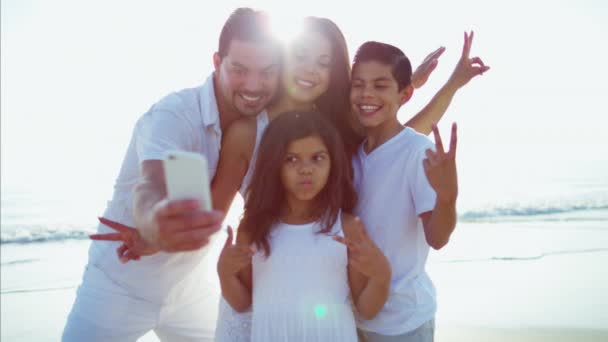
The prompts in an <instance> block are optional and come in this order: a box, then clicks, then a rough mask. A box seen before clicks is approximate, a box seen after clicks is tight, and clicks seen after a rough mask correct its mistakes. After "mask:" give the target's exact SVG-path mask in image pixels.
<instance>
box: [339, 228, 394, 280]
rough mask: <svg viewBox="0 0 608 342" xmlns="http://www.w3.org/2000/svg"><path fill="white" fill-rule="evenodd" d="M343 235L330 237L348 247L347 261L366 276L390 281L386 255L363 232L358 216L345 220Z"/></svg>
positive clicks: (389, 268)
mask: <svg viewBox="0 0 608 342" xmlns="http://www.w3.org/2000/svg"><path fill="white" fill-rule="evenodd" d="M345 221H346V222H344V223H345V224H344V225H343V227H344V228H345V229H344V233H345V235H346V236H345V237H342V236H338V235H336V236H333V237H332V238H333V239H334V240H335V241H337V242H340V243H342V244H344V245H346V247H347V248H348V263H349V264H350V265H351V266H352V267H353V268H354V269H356V270H357V271H358V272H359V273H361V274H363V275H364V276H366V277H369V278H374V279H378V280H385V281H390V279H391V266H390V264H389V262H388V259H386V256H385V255H384V253H382V251H381V250H380V248H378V246H376V244H375V243H374V241H372V239H370V237H369V236H368V235H367V233H366V232H365V228H364V227H363V223H362V222H361V220H360V219H359V218H358V217H354V218H352V219H349V220H345Z"/></svg>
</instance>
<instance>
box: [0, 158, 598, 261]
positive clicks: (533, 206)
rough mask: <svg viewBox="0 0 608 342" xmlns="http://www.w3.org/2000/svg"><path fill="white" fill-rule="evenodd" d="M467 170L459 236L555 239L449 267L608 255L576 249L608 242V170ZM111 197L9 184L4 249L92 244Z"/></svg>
mask: <svg viewBox="0 0 608 342" xmlns="http://www.w3.org/2000/svg"><path fill="white" fill-rule="evenodd" d="M461 164H463V163H461ZM564 164H565V163H564ZM478 165H481V164H478ZM466 166H467V168H465V169H464V170H461V169H462V167H461V168H460V169H459V180H460V184H459V188H460V194H459V200H458V215H459V219H458V220H459V221H458V227H457V230H456V233H455V234H456V235H458V233H459V231H460V230H469V231H471V230H475V229H480V233H481V234H484V235H488V238H490V237H492V236H494V237H497V238H498V237H500V236H501V233H504V232H505V231H508V232H510V233H511V235H509V236H515V235H523V236H530V237H533V236H535V235H537V234H541V235H544V234H548V237H547V238H546V239H543V241H544V242H542V246H527V245H529V243H528V242H526V239H522V240H520V241H517V243H515V242H513V243H509V242H508V241H502V243H500V245H498V246H497V245H494V244H490V247H489V248H488V250H487V251H485V252H483V253H481V254H480V253H479V251H480V250H484V248H483V247H482V246H477V248H476V249H470V248H469V249H463V250H460V248H456V246H455V247H454V248H453V249H456V250H459V252H458V253H456V254H461V255H456V254H454V253H449V254H450V255H449V257H448V258H449V260H452V259H453V260H454V261H455V260H465V259H475V258H487V259H492V258H507V259H508V258H533V257H542V256H543V255H547V254H551V253H561V252H567V251H575V250H579V249H580V251H584V250H596V249H608V241H606V239H597V238H595V237H594V238H592V239H590V241H582V243H581V244H580V245H577V247H576V248H575V247H572V246H571V244H572V241H575V240H577V239H576V234H579V233H580V234H582V233H583V232H594V234H597V235H600V236H603V235H606V236H608V162H604V161H592V162H579V163H569V164H568V167H559V164H556V165H546V166H545V171H544V172H543V171H538V172H536V173H531V172H527V171H525V172H522V171H518V170H517V169H511V170H509V169H504V168H502V167H501V166H500V165H499V166H497V168H500V171H497V169H492V167H490V166H487V165H486V166H484V167H481V166H480V167H470V166H469V165H466ZM489 175H491V176H489ZM110 195H111V184H110V182H108V183H107V184H97V185H95V184H94V185H92V186H90V187H88V188H87V189H86V190H85V189H80V188H74V189H64V190H63V191H58V190H56V189H53V187H52V186H48V187H47V188H44V189H40V188H37V189H31V188H28V187H27V186H20V187H15V186H11V185H10V184H9V185H5V184H3V186H2V192H1V196H2V197H1V211H0V215H1V216H0V223H1V228H0V243H1V244H2V245H3V246H6V245H13V246H15V247H16V246H22V245H27V244H44V243H49V242H55V241H66V240H86V239H88V235H89V234H91V233H93V232H94V231H95V230H96V226H97V220H96V217H97V216H98V215H100V214H101V213H102V212H103V210H104V209H105V203H106V202H105V201H106V200H107V199H108V198H109V197H110ZM241 208H242V200H241V199H240V198H238V197H237V200H235V203H234V205H233V208H232V210H231V211H230V213H229V215H228V219H227V222H229V223H231V224H235V223H237V222H238V217H239V215H240V210H241ZM479 227H483V228H479ZM570 230H571V231H572V234H574V236H571V237H570V238H569V239H566V240H565V241H558V239H557V236H559V234H560V233H559V232H564V231H570ZM500 238H502V237H500ZM484 245H487V244H484ZM522 245H524V246H525V247H522ZM532 251H534V252H533V253H532ZM444 257H445V256H442V259H445V258H444Z"/></svg>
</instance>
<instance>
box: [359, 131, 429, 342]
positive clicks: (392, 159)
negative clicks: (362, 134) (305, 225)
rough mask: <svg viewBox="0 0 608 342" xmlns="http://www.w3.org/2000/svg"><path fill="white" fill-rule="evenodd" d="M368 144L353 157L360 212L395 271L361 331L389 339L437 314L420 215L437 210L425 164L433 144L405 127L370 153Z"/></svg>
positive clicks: (360, 324) (364, 321) (372, 237)
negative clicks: (384, 299) (375, 312)
mask: <svg viewBox="0 0 608 342" xmlns="http://www.w3.org/2000/svg"><path fill="white" fill-rule="evenodd" d="M364 144H365V143H363V144H362V145H361V146H360V147H359V150H358V152H357V154H356V156H355V157H354V158H353V167H354V172H355V174H354V181H355V187H356V189H357V191H358V194H359V204H358V205H357V208H356V214H357V215H358V216H359V217H360V218H361V220H362V221H363V223H364V224H365V228H366V230H367V232H368V234H369V236H370V237H371V239H372V240H373V241H374V242H375V243H376V244H377V245H378V247H379V248H380V249H381V250H382V251H383V252H384V254H385V255H386V257H387V258H388V260H389V262H390V264H391V267H392V279H391V288H390V294H389V297H388V300H387V302H386V304H385V305H384V307H383V309H382V310H381V311H380V312H379V313H378V315H377V316H376V317H375V318H374V319H372V320H361V319H359V322H358V325H359V328H361V329H363V330H367V331H372V332H375V333H379V334H384V335H399V334H403V333H405V332H408V331H412V330H414V329H416V328H418V327H419V326H421V325H422V324H424V323H425V322H427V321H429V320H431V319H432V318H433V317H434V316H435V311H436V302H435V287H434V286H433V283H432V282H431V280H430V278H429V277H428V275H427V273H426V271H425V263H426V260H427V256H428V252H429V245H428V243H427V242H426V238H425V235H424V228H423V226H422V221H421V220H420V218H419V215H420V214H422V213H424V212H427V211H431V210H433V208H434V207H435V199H436V194H435V191H434V190H433V188H432V187H431V186H430V184H429V182H428V180H427V178H426V174H425V173H424V168H423V164H422V161H423V160H424V159H425V158H426V155H425V151H426V149H429V148H431V149H434V145H433V144H432V143H431V141H430V140H429V139H428V138H427V137H426V136H424V135H422V134H419V133H417V132H416V131H415V130H413V129H411V128H405V129H404V130H403V131H401V132H399V133H398V134H397V135H395V136H394V137H392V138H391V139H389V140H388V141H386V142H385V143H384V144H382V145H380V146H379V147H377V148H376V149H375V150H373V151H372V152H371V153H369V154H367V153H366V152H365V151H364V149H363V146H364Z"/></svg>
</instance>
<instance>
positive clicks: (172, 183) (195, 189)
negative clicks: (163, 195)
mask: <svg viewBox="0 0 608 342" xmlns="http://www.w3.org/2000/svg"><path fill="white" fill-rule="evenodd" d="M163 166H164V169H165V183H166V184H167V197H168V198H169V199H170V200H179V199H187V198H194V199H197V200H199V201H200V203H201V206H202V209H204V210H208V211H209V210H211V209H212V208H213V205H212V203H211V190H210V186H209V183H210V182H209V171H208V169H207V159H206V158H205V156H203V155H201V154H198V153H193V152H184V151H169V152H167V154H166V155H165V159H164V160H163Z"/></svg>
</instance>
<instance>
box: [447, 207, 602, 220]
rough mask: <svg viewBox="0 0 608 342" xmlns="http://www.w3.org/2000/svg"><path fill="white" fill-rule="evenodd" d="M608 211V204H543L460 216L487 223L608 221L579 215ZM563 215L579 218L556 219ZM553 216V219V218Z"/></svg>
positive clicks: (499, 208) (486, 210)
mask: <svg viewBox="0 0 608 342" xmlns="http://www.w3.org/2000/svg"><path fill="white" fill-rule="evenodd" d="M605 210H608V204H607V203H590V204H548V205H547V204H543V205H531V206H526V205H507V206H496V207H493V208H484V209H474V210H468V211H465V212H464V213H462V214H461V215H460V216H459V219H461V220H463V221H485V220H491V221H492V220H496V219H512V220H525V219H539V217H542V218H540V220H541V221H547V220H548V221H564V220H573V221H588V220H591V221H605V220H608V215H600V216H594V215H588V216H582V215H578V214H587V213H589V214H592V213H594V212H599V211H605ZM562 214H577V216H574V217H571V216H570V217H569V216H564V217H559V218H558V217H555V216H556V215H562ZM551 216H553V217H551Z"/></svg>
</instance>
